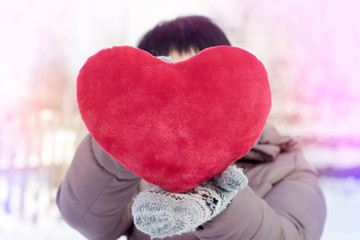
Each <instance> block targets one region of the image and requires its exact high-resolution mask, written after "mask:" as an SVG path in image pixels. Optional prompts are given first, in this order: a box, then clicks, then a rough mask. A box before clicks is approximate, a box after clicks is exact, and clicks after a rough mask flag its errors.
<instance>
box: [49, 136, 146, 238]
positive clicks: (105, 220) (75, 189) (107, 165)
mask: <svg viewBox="0 0 360 240" xmlns="http://www.w3.org/2000/svg"><path fill="white" fill-rule="evenodd" d="M140 180H141V179H140V178H139V177H138V176H136V175H134V174H133V173H131V172H130V171H128V170H127V169H126V168H125V167H123V166H122V165H121V164H120V163H119V162H117V161H116V160H115V159H114V158H112V157H111V156H110V155H108V154H106V153H105V152H104V151H103V150H102V149H101V148H100V146H99V145H98V144H97V143H96V142H95V141H94V139H93V138H92V137H91V136H90V135H88V136H86V137H85V139H84V140H83V141H82V143H81V144H80V145H79V147H78V149H77V152H76V154H75V156H74V159H73V162H72V164H71V165H70V168H69V169H68V171H67V173H66V176H65V178H64V180H63V182H62V183H61V185H60V187H59V189H58V193H57V198H56V202H57V205H58V208H59V210H60V212H61V215H62V217H63V219H65V221H66V222H68V224H69V225H70V226H72V227H73V228H75V229H76V230H78V231H79V232H80V233H82V234H83V235H84V236H85V237H87V238H88V239H110V240H111V239H117V238H118V237H119V236H121V235H124V234H126V233H127V232H128V231H129V230H130V228H131V226H132V220H131V212H130V207H131V203H132V199H133V197H134V196H135V195H136V194H137V193H138V190H139V182H140Z"/></svg>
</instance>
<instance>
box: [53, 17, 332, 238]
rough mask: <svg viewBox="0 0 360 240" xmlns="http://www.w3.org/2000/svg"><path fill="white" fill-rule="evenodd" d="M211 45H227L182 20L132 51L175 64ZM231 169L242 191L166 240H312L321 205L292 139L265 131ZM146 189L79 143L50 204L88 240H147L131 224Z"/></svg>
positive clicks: (204, 21) (198, 22) (88, 143)
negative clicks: (242, 179)
mask: <svg viewBox="0 0 360 240" xmlns="http://www.w3.org/2000/svg"><path fill="white" fill-rule="evenodd" d="M218 45H230V43H229V41H228V39H227V38H226V36H225V34H224V33H223V32H222V31H221V30H220V28H219V27H218V26H216V25H215V24H214V23H213V22H212V21H211V20H210V19H208V18H205V17H201V16H189V17H181V18H177V19H175V20H172V21H168V22H162V23H160V24H159V25H157V26H156V27H155V28H154V29H152V30H150V31H149V32H148V33H147V34H146V35H145V36H144V37H143V39H142V40H141V41H140V43H139V45H138V47H139V48H140V49H143V50H145V51H148V52H149V53H151V54H153V55H154V56H170V57H171V59H172V61H174V62H176V61H181V60H185V59H187V58H188V57H190V56H193V55H195V54H196V53H198V52H200V51H201V50H203V49H205V48H208V47H212V46H218ZM235 164H236V165H237V166H239V167H241V168H243V169H244V173H245V175H246V176H247V178H248V185H247V186H246V187H245V188H244V189H242V190H240V191H238V192H237V193H236V195H235V196H234V197H233V198H232V201H231V203H230V204H229V205H228V206H227V208H226V209H225V210H223V211H222V212H221V213H219V214H218V215H217V216H216V217H214V218H213V219H212V220H211V221H208V222H205V223H204V224H202V225H201V226H194V228H196V229H195V230H194V231H191V232H187V233H182V234H181V235H175V236H173V237H171V238H169V239H213V240H234V239H253V240H255V239H256V240H263V239H274V240H278V239H291V240H296V239H299V240H300V239H311V240H315V239H320V236H321V233H322V230H323V227H324V221H325V215H326V208H325V201H324V197H323V194H322V192H321V190H320V188H319V185H318V179H317V173H316V171H315V170H314V169H313V168H312V167H311V166H310V165H309V164H308V163H307V162H306V161H305V160H304V158H303V156H302V153H301V149H300V143H299V142H298V141H297V140H296V139H294V138H291V137H288V136H280V135H279V134H278V133H277V132H276V130H275V129H274V128H273V127H272V126H271V125H269V124H268V125H266V126H265V128H264V130H263V132H262V135H261V137H260V139H259V140H258V142H257V143H256V144H255V146H254V147H253V148H252V150H251V151H250V152H249V153H248V154H246V155H245V156H244V157H243V158H242V159H239V160H238V161H237V162H236V163H235ZM149 187H150V184H149V183H147V182H145V181H144V180H142V179H141V178H139V177H138V176H136V175H135V174H133V173H131V172H130V171H128V170H127V169H126V168H125V167H123V166H122V165H121V164H120V163H119V162H118V161H117V160H115V159H113V158H112V157H111V156H109V155H108V154H106V153H105V152H104V151H103V150H102V149H101V147H100V146H99V145H98V144H97V143H96V142H95V141H94V139H93V138H92V137H91V136H90V135H87V136H86V137H85V139H84V140H83V141H82V143H81V144H80V146H79V147H78V150H77V152H76V155H75V157H74V160H73V162H72V164H71V166H70V168H69V170H68V172H67V174H66V177H65V179H64V180H63V182H62V184H61V186H60V187H59V190H58V195H57V204H58V207H59V209H60V212H61V214H62V216H63V218H64V219H65V220H66V221H67V222H68V223H69V224H70V225H71V226H72V227H73V228H75V229H77V230H78V231H79V232H81V233H82V234H83V235H84V236H86V237H87V238H89V239H117V238H119V237H120V236H122V235H126V236H128V239H130V240H138V239H150V236H149V235H147V234H145V233H143V232H141V231H139V230H138V229H137V227H136V226H135V225H134V223H133V219H132V216H131V207H132V204H133V199H134V198H135V196H136V195H138V193H139V192H142V191H144V190H146V189H148V188H149ZM165 239H166V238H165Z"/></svg>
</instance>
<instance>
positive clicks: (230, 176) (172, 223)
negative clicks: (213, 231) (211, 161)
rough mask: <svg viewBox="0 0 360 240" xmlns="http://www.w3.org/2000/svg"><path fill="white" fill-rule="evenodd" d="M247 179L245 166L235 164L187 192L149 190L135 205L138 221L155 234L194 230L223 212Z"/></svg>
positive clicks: (134, 214) (161, 234) (140, 195)
mask: <svg viewBox="0 0 360 240" xmlns="http://www.w3.org/2000/svg"><path fill="white" fill-rule="evenodd" d="M247 183H248V180H247V178H246V176H245V175H244V173H243V171H242V169H240V168H237V167H236V166H235V165H231V166H230V167H228V168H227V169H225V170H224V171H223V172H222V173H221V174H219V175H217V176H215V177H214V178H212V179H210V180H208V181H206V182H204V183H202V184H200V185H199V186H197V187H196V188H194V189H192V190H190V191H188V192H186V193H173V192H169V191H166V190H164V189H161V188H159V187H155V188H152V189H148V190H145V191H143V192H141V193H139V194H138V195H137V197H136V198H135V200H134V204H133V206H132V215H133V218H134V224H135V225H136V227H137V228H138V229H139V230H140V231H142V232H144V233H146V234H149V235H150V236H151V237H154V238H164V237H167V236H172V235H176V234H181V233H185V232H190V231H193V230H195V229H196V228H197V227H198V226H200V225H201V224H203V223H205V222H207V221H209V220H210V219H212V218H213V217H215V216H217V215H218V214H219V213H220V212H222V211H223V210H224V209H225V208H226V206H227V205H228V204H229V203H230V202H231V200H232V199H233V197H234V196H235V195H236V193H237V192H238V191H239V190H241V189H243V188H245V187H246V185H247Z"/></svg>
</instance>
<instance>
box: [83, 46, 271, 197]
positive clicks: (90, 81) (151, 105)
mask: <svg viewBox="0 0 360 240" xmlns="http://www.w3.org/2000/svg"><path fill="white" fill-rule="evenodd" d="M77 98H78V104H79V109H80V113H81V116H82V119H83V121H84V122H85V125H86V127H87V128H88V130H89V132H90V134H91V135H92V136H93V138H94V139H95V141H96V142H97V143H98V144H99V145H100V146H101V147H102V148H103V149H104V150H105V151H106V152H107V153H108V154H110V155H111V156H113V157H114V158H115V159H117V160H118V161H119V162H120V163H122V164H123V165H124V166H125V167H126V168H128V169H129V170H130V171H132V172H133V173H135V174H137V175H139V176H140V177H142V178H143V179H145V180H146V181H148V182H150V183H153V184H155V185H158V186H160V187H162V188H164V189H167V190H169V191H173V192H185V191H187V190H189V189H192V188H194V187H195V186H197V185H198V184H200V183H201V182H204V181H205V180H207V179H209V178H211V177H213V176H215V175H217V174H219V173H220V172H221V171H223V170H224V169H225V168H226V167H228V166H229V165H230V164H231V163H233V162H234V161H235V160H237V159H239V158H241V157H242V156H244V155H245V154H246V153H247V152H248V151H249V150H250V149H251V147H252V146H253V145H254V143H255V142H256V140H257V139H258V137H259V136H260V134H261V131H262V129H263V127H264V125H265V122H266V120H267V117H268V114H269V111H270V106H271V94H270V88H269V83H268V79H267V73H266V70H265V68H264V66H263V65H262V63H261V62H260V61H259V60H258V59H257V58H256V57H255V56H253V55H252V54H250V53H249V52H247V51H245V50H242V49H240V48H236V47H229V46H218V47H213V48H208V49H206V50H203V51H202V52H200V53H199V54H197V55H195V56H193V57H191V58H189V59H188V60H186V61H182V62H178V63H167V62H164V61H162V60H160V59H159V58H156V57H153V56H151V55H150V54H149V53H147V52H145V51H142V50H139V49H136V48H133V47H127V46H124V47H113V48H111V49H105V50H102V51H100V52H98V53H96V54H95V55H94V56H92V57H90V58H89V59H88V60H87V62H86V63H85V64H84V66H83V67H82V69H81V70H80V73H79V76H78V79H77Z"/></svg>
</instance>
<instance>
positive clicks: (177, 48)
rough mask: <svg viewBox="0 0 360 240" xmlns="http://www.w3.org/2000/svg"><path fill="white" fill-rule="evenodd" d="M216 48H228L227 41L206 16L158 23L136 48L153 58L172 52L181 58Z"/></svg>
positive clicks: (180, 18) (228, 43) (179, 18)
mask: <svg viewBox="0 0 360 240" xmlns="http://www.w3.org/2000/svg"><path fill="white" fill-rule="evenodd" d="M219 45H228V46H230V42H229V40H228V39H227V37H226V36H225V34H224V32H223V31H222V30H221V29H220V28H219V27H218V26H217V25H216V24H214V23H213V22H212V21H211V20H210V19H209V18H207V17H203V16H187V17H178V18H176V19H174V20H171V21H165V22H161V23H159V24H158V25H156V26H155V27H154V28H153V29H151V30H150V31H148V32H147V33H146V34H145V35H144V37H143V38H142V39H141V40H140V42H139V44H138V48H140V49H142V50H144V51H147V52H149V53H151V54H152V55H154V56H167V55H171V54H170V53H172V52H175V54H178V55H179V56H180V55H186V54H188V55H194V54H195V53H197V52H200V51H201V50H203V49H205V48H208V47H214V46H219Z"/></svg>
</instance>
